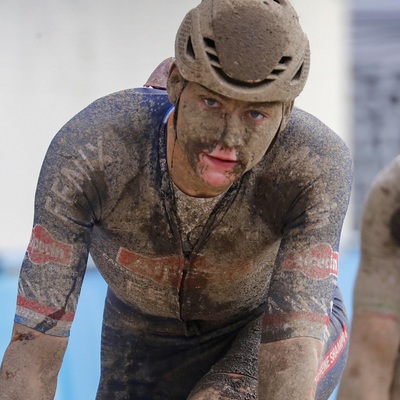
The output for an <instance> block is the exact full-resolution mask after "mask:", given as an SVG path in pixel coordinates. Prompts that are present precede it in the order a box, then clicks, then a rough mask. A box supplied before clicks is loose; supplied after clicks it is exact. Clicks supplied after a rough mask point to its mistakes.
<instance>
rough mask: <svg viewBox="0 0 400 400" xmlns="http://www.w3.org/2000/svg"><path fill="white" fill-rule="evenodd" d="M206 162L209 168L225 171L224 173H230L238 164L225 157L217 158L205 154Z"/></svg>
mask: <svg viewBox="0 0 400 400" xmlns="http://www.w3.org/2000/svg"><path fill="white" fill-rule="evenodd" d="M204 160H205V161H206V163H207V164H208V165H209V166H211V167H213V168H214V169H218V170H224V171H230V170H231V169H233V168H234V167H235V165H236V164H237V161H236V160H232V159H229V158H226V157H223V156H219V157H216V156H213V155H210V154H205V153H204Z"/></svg>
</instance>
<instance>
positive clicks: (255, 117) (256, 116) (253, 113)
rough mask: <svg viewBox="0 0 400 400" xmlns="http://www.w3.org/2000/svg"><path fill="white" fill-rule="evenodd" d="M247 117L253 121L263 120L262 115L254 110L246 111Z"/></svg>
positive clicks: (263, 116)
mask: <svg viewBox="0 0 400 400" xmlns="http://www.w3.org/2000/svg"><path fill="white" fill-rule="evenodd" d="M247 115H248V116H249V117H250V118H251V119H252V120H254V121H262V120H263V119H264V118H265V115H264V114H261V113H260V112H259V111H255V110H250V111H248V112H247Z"/></svg>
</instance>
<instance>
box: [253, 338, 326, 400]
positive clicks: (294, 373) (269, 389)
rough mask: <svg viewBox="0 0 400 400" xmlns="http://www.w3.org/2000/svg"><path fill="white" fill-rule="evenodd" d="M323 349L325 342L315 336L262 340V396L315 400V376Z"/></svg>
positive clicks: (261, 399)
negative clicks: (273, 340)
mask: <svg viewBox="0 0 400 400" xmlns="http://www.w3.org/2000/svg"><path fill="white" fill-rule="evenodd" d="M322 349H323V343H322V342H321V341H319V340H317V339H313V338H293V339H287V340H281V341H277V342H271V343H264V344H262V345H261V349H260V363H259V389H258V390H259V399H260V400H267V399H274V400H287V399H291V400H314V397H315V376H316V374H317V370H318V365H319V360H320V357H321V354H322Z"/></svg>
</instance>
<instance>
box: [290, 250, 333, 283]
mask: <svg viewBox="0 0 400 400" xmlns="http://www.w3.org/2000/svg"><path fill="white" fill-rule="evenodd" d="M338 264H339V253H337V252H335V251H333V250H332V248H331V246H330V245H329V244H327V243H320V244H317V245H315V246H312V247H311V248H310V249H309V251H308V252H293V253H289V254H288V256H287V257H286V259H285V261H284V262H283V264H282V268H283V269H284V270H286V271H300V272H302V273H303V274H304V275H306V276H308V277H310V278H314V279H325V278H328V277H329V276H331V275H333V276H336V277H337V275H338Z"/></svg>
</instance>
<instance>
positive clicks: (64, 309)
mask: <svg viewBox="0 0 400 400" xmlns="http://www.w3.org/2000/svg"><path fill="white" fill-rule="evenodd" d="M170 110H171V104H170V103H169V101H168V98H167V95H166V93H165V91H162V90H155V89H151V88H140V89H132V90H126V91H122V92H118V93H116V94H112V95H109V96H106V97H104V98H101V99H99V100H97V101H95V102H94V103H93V104H91V105H90V106H89V107H87V108H86V109H84V110H83V111H82V112H80V113H79V114H78V115H77V116H75V117H74V118H73V119H72V120H71V121H69V122H68V123H67V124H66V125H65V126H64V127H63V128H62V129H61V130H60V132H59V133H58V134H57V135H56V137H55V138H54V140H53V141H52V143H51V145H50V147H49V149H48V152H47V155H46V157H45V160H44V163H43V166H42V170H41V173H40V178H39V182H38V185H37V193H36V201H35V217H34V226H33V232H32V237H31V240H30V243H29V246H28V249H27V253H26V257H25V259H24V262H23V265H22V269H21V274H20V280H19V294H18V306H17V314H16V322H19V323H22V324H25V325H27V326H29V327H31V328H34V329H36V330H38V331H41V332H45V333H48V334H51V335H58V336H67V335H68V334H69V329H70V326H71V323H72V320H73V317H74V313H75V310H76V305H77V301H78V297H79V292H80V288H81V284H82V280H83V278H84V274H85V269H86V263H87V258H88V254H89V253H90V255H91V257H92V258H93V260H94V263H95V264H96V266H97V268H98V270H99V271H100V273H101V274H102V276H103V277H104V279H105V281H106V282H107V284H108V286H109V293H112V296H111V297H110V299H111V298H115V299H116V301H118V302H120V303H121V304H123V305H124V307H125V308H127V309H128V310H129V312H130V315H131V319H132V320H131V321H130V324H131V326H132V327H134V329H136V330H139V331H141V332H152V333H157V334H164V335H186V336H195V335H198V334H199V333H202V332H208V331H212V330H213V329H219V328H221V327H223V326H226V325H230V324H234V323H235V321H240V320H246V318H248V317H249V315H251V314H254V315H256V314H257V313H263V315H264V317H263V326H264V328H263V341H272V340H280V339H285V338H290V337H302V336H309V337H314V338H319V339H324V335H325V334H326V332H327V329H326V327H327V325H328V322H329V314H330V311H331V302H332V298H333V292H334V290H335V287H336V284H337V274H338V247H339V240H340V231H341V227H342V222H343V218H344V216H345V212H346V209H347V205H348V200H349V192H350V185H351V169H352V163H351V159H350V156H349V152H348V149H347V147H346V146H345V145H344V143H343V142H342V140H341V139H340V138H339V137H338V136H337V135H335V134H334V133H333V132H332V131H331V130H330V129H328V128H327V127H326V126H325V125H323V124H322V123H321V122H320V121H319V120H317V119H316V118H315V117H313V116H311V115H309V114H308V113H306V112H304V111H301V110H299V109H295V110H294V111H293V114H292V117H291V119H290V122H289V124H288V126H287V128H286V129H285V130H284V131H283V132H281V133H279V135H278V136H277V138H276V140H275V141H274V143H273V144H272V145H271V147H270V149H269V150H268V152H267V153H266V155H265V156H264V158H263V159H262V160H261V161H260V162H259V164H257V165H256V166H255V167H254V168H253V169H252V170H250V171H248V172H247V173H246V174H244V175H243V176H242V177H241V178H240V179H239V180H238V181H236V182H235V183H234V184H233V185H232V186H231V187H230V188H229V190H227V191H226V193H224V194H223V196H221V197H220V198H219V199H218V201H217V202H216V204H215V205H214V207H213V208H212V210H211V212H210V214H209V216H208V218H207V219H206V220H205V221H204V223H203V224H202V225H201V226H196V227H195V228H194V229H193V232H191V231H189V232H185V230H183V229H181V225H182V222H181V221H180V218H179V214H178V213H177V206H176V199H175V191H174V188H173V185H172V182H171V180H170V176H169V173H168V168H167V162H166V130H165V123H166V117H167V115H168V113H169V111H170ZM194 231H195V232H194ZM184 232H185V233H184Z"/></svg>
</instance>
